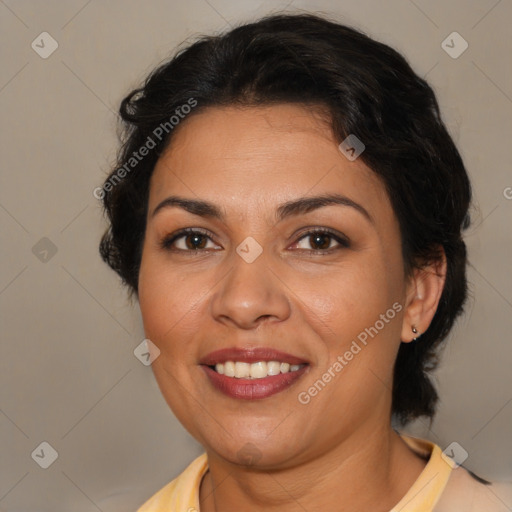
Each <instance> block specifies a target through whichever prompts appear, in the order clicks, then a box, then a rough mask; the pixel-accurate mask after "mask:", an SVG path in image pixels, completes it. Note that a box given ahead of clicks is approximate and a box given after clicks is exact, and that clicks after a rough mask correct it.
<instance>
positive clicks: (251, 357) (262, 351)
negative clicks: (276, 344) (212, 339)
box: [199, 347, 308, 366]
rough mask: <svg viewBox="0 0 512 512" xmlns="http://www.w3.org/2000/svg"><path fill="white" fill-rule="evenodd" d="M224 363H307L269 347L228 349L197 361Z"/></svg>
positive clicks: (212, 364) (207, 364)
mask: <svg viewBox="0 0 512 512" xmlns="http://www.w3.org/2000/svg"><path fill="white" fill-rule="evenodd" d="M226 361H239V362H244V363H257V362H258V361H279V362H281V363H289V364H307V363H308V362H307V361H306V360H305V359H302V358H300V357H297V356H294V355H292V354H287V353H286V352H281V351H280V350H275V349H273V348H269V347H254V348H237V347H230V348H223V349H220V350H215V351H214V352H210V353H209V354H207V355H206V356H205V357H203V358H202V359H201V360H200V361H199V364H204V365H206V366H214V365H216V364H218V363H225V362H226Z"/></svg>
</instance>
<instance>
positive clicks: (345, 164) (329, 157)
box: [150, 104, 391, 217]
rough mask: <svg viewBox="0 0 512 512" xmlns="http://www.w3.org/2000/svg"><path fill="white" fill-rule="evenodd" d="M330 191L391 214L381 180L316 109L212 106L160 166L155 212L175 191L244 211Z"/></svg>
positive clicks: (153, 194)
mask: <svg viewBox="0 0 512 512" xmlns="http://www.w3.org/2000/svg"><path fill="white" fill-rule="evenodd" d="M332 192H334V193H336V192H337V193H340V194H344V195H348V196H350V197H351V199H353V200H355V201H357V202H361V203H365V204H366V205H368V209H369V210H373V212H374V214H375V216H382V215H384V216H385V217H386V216H387V217H389V215H390V213H391V211H390V204H389V200H388V197H387V194H386V192H385V187H384V185H383V183H382V182H381V180H380V178H379V177H378V176H377V175H376V174H375V173H374V172H373V171H372V170H371V169H369V168H368V167H367V166H366V165H365V164H364V163H363V162H362V160H361V159H357V160H355V161H353V162H351V161H349V160H348V159H347V158H346V157H345V156H344V154H343V153H342V152H341V151H340V150H339V148H338V143H337V141H336V140H335V137H334V135H333V133H332V130H331V128H330V125H329V121H328V119H327V118H326V117H325V116H324V115H322V114H321V113H320V112H319V111H318V109H313V108H310V107H307V106H302V105H290V104H283V105H273V106H265V107H244V108H240V107H222V108H221V107H211V108H207V109H205V110H203V111H201V112H198V113H195V114H193V115H191V116H190V117H189V118H187V119H186V120H185V121H183V122H182V124H181V125H180V126H178V128H177V130H176V132H175V133H174V135H173V138H172V139H171V143H170V145H169V147H168V148H167V150H166V151H165V152H164V154H163V155H162V156H161V157H160V159H159V161H158V162H157V165H156V166H155V170H154V172H153V176H152V179H151V191H150V209H151V206H154V205H155V204H156V203H157V202H159V201H161V200H163V199H165V197H166V196H167V195H170V194H171V193H172V194H180V195H185V196H188V197H196V198H197V197H200V198H201V199H205V200H208V201H211V202H215V203H218V204H221V205H222V206H223V208H224V209H226V211H229V210H230V209H232V210H233V212H236V211H237V210H238V213H242V212H241V210H243V209H247V210H250V209H251V208H252V207H255V206H256V205H258V207H259V208H261V206H262V205H268V207H269V208H273V206H274V203H282V202H284V201H287V200H292V199H295V198H297V197H303V196H307V195H317V194H320V193H332ZM253 211H254V210H253ZM370 213H371V212H370Z"/></svg>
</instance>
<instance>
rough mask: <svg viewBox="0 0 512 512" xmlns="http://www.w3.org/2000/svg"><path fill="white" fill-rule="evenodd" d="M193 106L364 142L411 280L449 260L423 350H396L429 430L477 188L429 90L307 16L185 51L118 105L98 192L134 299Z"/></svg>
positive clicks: (399, 410)
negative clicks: (262, 113)
mask: <svg viewBox="0 0 512 512" xmlns="http://www.w3.org/2000/svg"><path fill="white" fill-rule="evenodd" d="M191 100H192V101H194V102H196V103H195V104H196V105H197V106H195V108H193V109H192V111H191V112H190V113H189V114H188V115H189V116H193V115H197V113H199V112H201V111H202V110H203V109H204V108H207V107H215V106H226V105H241V106H257V105H271V104H276V103H298V104H305V105H310V106H315V105H316V106H319V107H322V108H323V109H324V110H325V111H326V112H327V113H328V114H329V116H328V117H329V122H330V125H331V126H332V130H333V133H334V134H335V136H336V137H337V140H338V141H339V142H341V141H343V140H344V139H345V138H346V137H347V136H348V135H349V134H356V135H357V137H358V138H359V139H361V140H362V141H363V142H364V144H365V145H366V149H365V151H364V152H363V153H362V154H361V156H360V157H359V158H361V159H362V160H363V162H364V163H365V164H366V165H367V166H368V167H370V169H372V170H373V171H374V172H375V173H376V174H377V175H378V176H380V178H381V179H382V181H383V183H384V184H385V187H386V189H387V192H388V194H389V198H390V200H391V203H392V206H393V209H394V212H395V215H396V217H397V219H398V222H399V225H400V231H401V240H402V253H403V259H404V272H405V274H406V275H407V276H409V275H410V274H411V272H412V270H413V269H414V268H422V267H423V266H424V265H426V264H428V263H435V262H439V261H440V260H441V259H442V256H443V254H442V252H443V251H441V250H440V248H442V249H443V250H444V254H445V255H446V261H447V272H446V281H445V285H444V289H443V293H442V296H441V299H440V302H439V305H438V308H437V311H436V314H435V316H434V318H433V320H432V322H431V324H430V326H429V328H428V330H427V331H426V332H424V333H423V334H422V335H421V337H420V338H419V339H418V340H417V341H415V342H412V343H402V344H401V345H400V348H399V352H398V356H397V359H396V363H395V368H394V380H393V390H392V413H393V415H394V416H395V418H396V419H398V421H399V422H400V423H401V424H402V425H405V424H406V423H407V422H409V421H411V420H412V419H414V418H416V417H419V416H427V417H430V418H431V419H432V417H433V416H434V414H435V406H436V403H437V400H438V395H437V392H436V390H435V388H434V386H433V384H432V382H431V380H430V377H429V372H430V371H431V370H433V369H434V368H435V367H436V366H437V364H438V352H439V348H440V344H441V342H442V341H443V340H444V339H445V338H446V337H447V335H448V333H449V331H450V329H451V328H452V325H453V323H454V321H455V319H456V317H457V316H458V315H459V314H460V313H461V312H462V310H463V305H464V303H465V301H466V296H467V282H466V262H467V260H466V246H465V244H464V241H463V240H462V230H464V229H466V228H467V227H468V226H469V223H470V220H469V215H468V208H469V205H470V201H471V186H470V182H469V179H468V176H467V173H466V170H465V168H464V164H463V162H462V159H461V156H460V154H459V152H458V150H457V148H456V146H455V144H454V142H453V140H452V138H451V137H450V135H449V133H448V131H447V129H446V127H445V125H444V123H443V121H442V119H441V115H440V112H439V106H438V103H437V100H436V97H435V94H434V92H433V90H432V89H431V87H430V86H429V85H428V84H427V82H426V81H425V80H423V79H422V78H420V77H419V76H418V75H417V74H415V73H414V71H413V70H412V69H411V67H410V65H409V64H408V63H407V61H406V60H405V59H404V57H403V56H402V55H400V54H399V53H398V52H397V51H395V50H393V49H392V48H390V47H389V46H387V45H385V44H383V43H380V42H377V41H375V40H373V39H371V38H370V37H368V36H367V35H365V34H364V33H362V32H360V31H358V30H356V29H354V28H351V27H348V26H344V25H341V24H339V23H337V22H335V21H331V20H328V19H326V18H323V17H319V16H316V15H311V14H299V15H284V14H280V15H273V16H269V17H266V18H263V19H261V20H258V21H256V22H253V23H248V24H244V25H241V26H238V27H236V28H234V29H233V30H231V31H229V32H227V33H225V34H220V35H215V36H202V37H201V38H199V39H198V40H196V41H195V42H193V43H192V44H190V45H189V46H187V47H185V48H181V49H180V50H179V51H178V52H177V53H176V54H175V55H174V56H173V57H172V58H171V59H169V60H168V61H166V62H165V63H164V64H162V65H160V66H159V67H157V68H156V69H155V70H154V71H153V72H152V73H151V74H150V75H149V76H148V77H147V79H146V80H145V82H144V84H143V85H142V86H141V87H140V88H137V89H135V90H133V91H132V92H131V93H130V94H129V95H128V96H126V98H124V100H123V101H122V103H121V107H120V114H121V118H122V122H123V129H124V137H123V138H122V140H121V147H120V150H119V153H118V158H117V162H116V165H115V167H113V168H112V170H111V172H110V174H109V176H108V177H107V178H106V180H105V183H104V185H103V187H102V189H101V199H102V200H103V207H104V211H105V214H106V216H107V217H108V221H109V226H108V229H107V231H106V232H105V233H104V235H103V237H102V239H101V243H100V254H101V256H102V258H103V259H104V260H105V261H106V262H107V263H108V265H110V267H112V269H114V270H115V271H116V272H117V273H118V274H119V275H120V277H121V278H122V280H123V282H124V283H125V284H126V285H128V287H129V289H130V295H133V293H135V294H136V295H138V287H137V285H138V274H139V267H140V261H141V251H142V244H143V239H144V233H145V224H146V213H147V205H148V196H149V181H150V177H151V174H152V172H153V169H154V167H155V164H156V162H157V160H158V158H159V156H160V155H161V154H162V152H163V150H164V149H165V148H166V147H167V146H168V144H169V142H170V140H171V138H172V136H173V134H174V133H175V132H176V130H174V125H173V124H172V123H170V122H169V120H170V119H172V117H173V116H174V118H175V120H176V119H178V115H179V119H180V120H181V119H182V118H183V117H184V116H183V115H182V114H183V113H185V112H188V111H190V110H191V109H188V110H186V109H184V107H183V105H187V104H189V105H190V104H192V103H191ZM173 122H176V121H173ZM178 122H179V121H178ZM166 123H167V124H166ZM181 123H186V117H185V119H184V120H183V121H181ZM159 127H160V128H159ZM162 127H165V129H164V130H162ZM178 129H179V126H178ZM155 134H158V135H159V137H156V136H155ZM149 140H151V146H152V147H151V149H150V150H149V151H146V152H145V153H146V155H145V156H144V158H138V159H137V160H136V161H135V160H134V155H135V154H136V153H137V152H138V151H139V150H140V149H141V148H142V147H143V146H144V145H146V146H147V147H149V146H150V144H148V141H149ZM127 162H130V167H128V166H127ZM122 166H124V167H122ZM121 168H122V169H124V172H120V170H121Z"/></svg>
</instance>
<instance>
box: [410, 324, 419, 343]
mask: <svg viewBox="0 0 512 512" xmlns="http://www.w3.org/2000/svg"><path fill="white" fill-rule="evenodd" d="M411 330H412V332H413V333H414V334H418V329H416V327H415V326H414V325H413V326H412V328H411ZM420 336H421V334H420ZM418 338H419V336H416V338H413V339H412V341H416V340H417V339H418Z"/></svg>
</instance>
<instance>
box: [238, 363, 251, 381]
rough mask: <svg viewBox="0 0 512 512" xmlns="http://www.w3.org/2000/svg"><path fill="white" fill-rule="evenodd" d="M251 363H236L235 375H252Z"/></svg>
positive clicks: (240, 377) (246, 376)
mask: <svg viewBox="0 0 512 512" xmlns="http://www.w3.org/2000/svg"><path fill="white" fill-rule="evenodd" d="M250 372H251V365H250V364H249V363H240V362H239V361H237V362H236V363H235V377H236V378H237V379H247V378H248V377H249V376H250Z"/></svg>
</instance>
